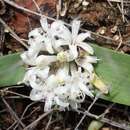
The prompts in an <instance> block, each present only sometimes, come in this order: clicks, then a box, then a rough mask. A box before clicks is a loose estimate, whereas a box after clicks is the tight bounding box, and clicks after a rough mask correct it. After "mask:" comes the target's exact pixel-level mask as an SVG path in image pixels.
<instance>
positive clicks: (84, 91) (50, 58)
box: [21, 18, 107, 111]
mask: <svg viewBox="0 0 130 130" xmlns="http://www.w3.org/2000/svg"><path fill="white" fill-rule="evenodd" d="M40 23H41V27H39V28H35V29H34V30H32V31H31V32H30V33H29V40H28V44H29V48H28V50H27V51H25V52H24V53H23V54H21V58H22V60H23V61H24V63H25V64H27V65H28V68H27V72H26V74H25V76H24V79H23V81H22V82H23V83H25V84H26V85H28V86H31V87H32V90H31V92H30V99H31V100H34V101H42V102H45V106H44V110H45V111H49V110H51V109H52V108H58V109H59V110H65V109H66V108H67V109H69V108H70V107H71V108H73V109H78V108H79V107H80V104H81V103H83V102H84V101H85V97H86V95H87V96H89V97H91V98H93V97H94V89H95V88H94V87H93V86H94V85H93V84H94V82H95V81H94V80H95V71H94V67H93V64H95V63H97V61H98V60H99V59H98V58H97V57H96V56H93V55H94V50H93V48H92V47H91V46H90V45H89V44H88V43H87V42H85V39H86V38H88V37H91V34H90V32H85V33H79V28H80V21H79V20H73V21H72V26H71V31H70V30H69V28H67V27H66V26H65V25H64V22H62V21H60V20H57V21H54V22H53V23H51V24H48V22H47V19H46V18H41V19H40ZM96 82H97V81H96ZM98 82H99V81H98ZM100 83H101V82H100ZM105 93H107V92H106V90H105Z"/></svg>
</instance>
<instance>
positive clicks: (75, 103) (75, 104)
mask: <svg viewBox="0 0 130 130" xmlns="http://www.w3.org/2000/svg"><path fill="white" fill-rule="evenodd" d="M70 106H71V107H72V108H73V109H75V110H76V109H78V104H77V102H74V101H70Z"/></svg>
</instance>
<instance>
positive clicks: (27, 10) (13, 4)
mask: <svg viewBox="0 0 130 130" xmlns="http://www.w3.org/2000/svg"><path fill="white" fill-rule="evenodd" d="M4 1H5V3H7V4H9V5H10V6H12V7H15V8H16V9H19V10H22V11H24V12H27V13H30V14H33V15H36V16H39V17H45V18H47V19H49V20H51V21H56V19H55V18H52V17H48V16H46V15H43V14H39V13H37V12H34V11H32V10H29V9H27V8H24V7H21V6H19V5H18V4H16V3H15V2H13V1H10V0H4ZM64 24H65V25H67V26H68V27H71V25H70V24H68V23H66V22H64ZM80 30H81V31H85V32H86V31H87V32H90V33H91V34H93V35H95V36H99V37H102V38H104V39H108V40H110V41H114V40H113V39H112V38H110V37H107V36H103V35H100V34H97V33H95V32H92V31H89V30H87V29H83V28H80Z"/></svg>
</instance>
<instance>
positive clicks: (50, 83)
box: [46, 75, 58, 91]
mask: <svg viewBox="0 0 130 130" xmlns="http://www.w3.org/2000/svg"><path fill="white" fill-rule="evenodd" d="M46 86H47V88H46V89H47V90H49V91H54V89H55V88H56V87H57V86H58V82H57V77H56V76H55V75H50V76H49V77H48V79H47V80H46Z"/></svg>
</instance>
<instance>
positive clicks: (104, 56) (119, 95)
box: [93, 45, 130, 106]
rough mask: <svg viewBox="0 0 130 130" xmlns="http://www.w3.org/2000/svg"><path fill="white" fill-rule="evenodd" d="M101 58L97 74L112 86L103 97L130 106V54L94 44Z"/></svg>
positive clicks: (96, 52) (97, 54)
mask: <svg viewBox="0 0 130 130" xmlns="http://www.w3.org/2000/svg"><path fill="white" fill-rule="evenodd" d="M93 47H94V49H95V54H96V56H97V57H98V58H99V59H100V61H99V63H98V64H97V65H96V66H95V69H96V74H97V75H98V76H99V77H100V79H101V80H102V81H103V82H104V83H105V84H106V85H108V86H109V87H110V90H109V91H110V92H109V94H108V95H107V96H104V97H103V98H104V99H106V100H109V101H112V102H116V103H120V104H125V105H129V106H130V56H129V55H127V54H122V53H119V52H115V51H113V50H110V49H106V48H102V47H99V46H96V45H93Z"/></svg>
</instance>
